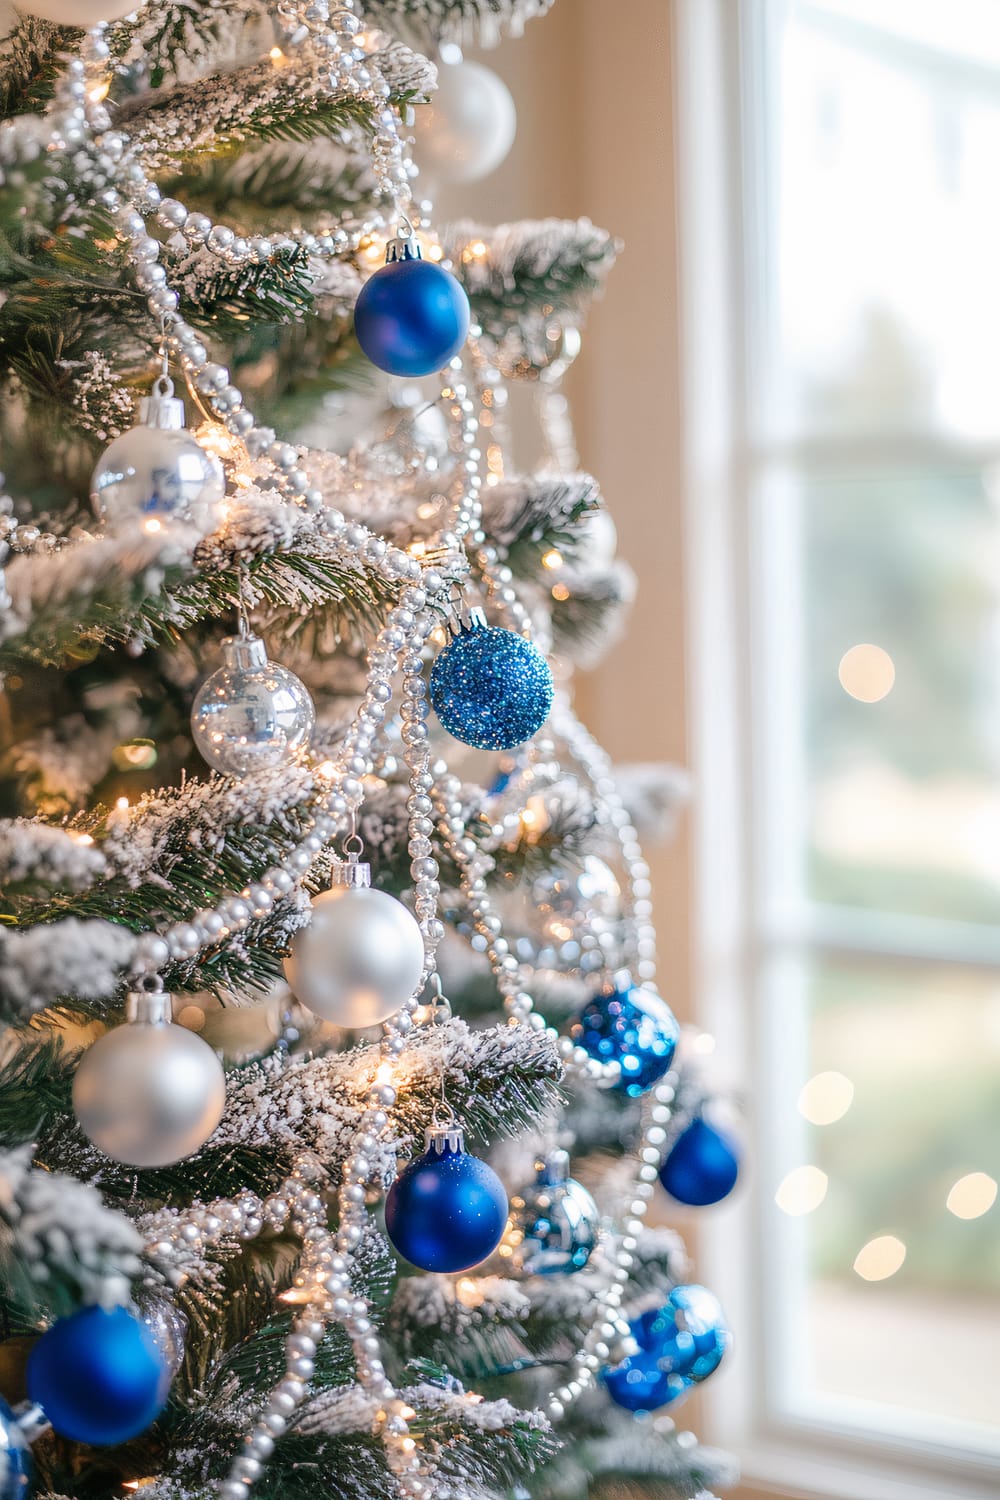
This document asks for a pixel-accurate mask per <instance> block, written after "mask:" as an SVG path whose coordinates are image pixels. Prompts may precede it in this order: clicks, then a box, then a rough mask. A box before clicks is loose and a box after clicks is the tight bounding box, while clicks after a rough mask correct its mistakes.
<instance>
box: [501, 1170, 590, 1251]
mask: <svg viewBox="0 0 1000 1500" xmlns="http://www.w3.org/2000/svg"><path fill="white" fill-rule="evenodd" d="M535 1170H536V1173H537V1177H536V1180H535V1181H534V1182H533V1183H532V1184H531V1186H530V1187H527V1188H525V1189H524V1191H523V1192H522V1193H518V1194H517V1195H516V1196H515V1197H514V1198H512V1199H511V1202H510V1223H509V1225H508V1227H507V1244H508V1245H509V1246H510V1263H511V1265H512V1266H513V1268H514V1270H515V1271H519V1272H521V1273H522V1274H523V1275H525V1276H551V1275H553V1274H555V1273H558V1272H563V1273H565V1274H569V1273H570V1272H572V1271H580V1270H582V1269H583V1267H584V1266H585V1265H586V1264H587V1262H588V1260H589V1259H590V1256H591V1252H592V1251H593V1249H594V1246H595V1245H596V1244H597V1236H598V1234H599V1232H600V1227H601V1216H600V1213H599V1212H598V1208H597V1204H596V1203H595V1202H594V1200H593V1198H592V1197H591V1196H590V1194H589V1193H588V1192H587V1189H586V1188H585V1187H584V1186H583V1185H582V1183H579V1182H577V1181H576V1179H575V1178H573V1177H571V1176H570V1175H569V1157H568V1155H567V1154H566V1152H565V1151H550V1152H549V1154H548V1155H547V1156H546V1157H545V1158H544V1160H542V1161H538V1162H536V1163H535Z"/></svg>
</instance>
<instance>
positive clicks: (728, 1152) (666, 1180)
mask: <svg viewBox="0 0 1000 1500" xmlns="http://www.w3.org/2000/svg"><path fill="white" fill-rule="evenodd" d="M739 1172H740V1150H739V1146H738V1145H737V1143H736V1141H735V1140H734V1139H733V1137H732V1136H731V1135H728V1134H727V1133H726V1131H724V1130H717V1129H716V1128H715V1126H714V1125H709V1123H708V1121H707V1120H703V1119H702V1118H701V1117H700V1116H699V1117H698V1118H697V1119H694V1120H692V1121H691V1123H690V1125H688V1127H687V1129H686V1130H683V1131H682V1132H681V1134H680V1135H679V1136H678V1137H677V1140H676V1141H675V1142H674V1144H673V1145H672V1146H671V1148H670V1150H669V1151H668V1153H667V1156H666V1158H665V1160H664V1162H663V1165H662V1167H661V1168H660V1181H661V1182H662V1184H663V1186H664V1187H665V1188H666V1190H667V1192H668V1193H669V1194H670V1196H671V1198H676V1200H677V1202H678V1203H686V1204H687V1205H688V1206H689V1207H691V1208H706V1207H707V1206H708V1205H709V1204H710V1203H721V1202H722V1199H723V1198H725V1197H728V1195H729V1194H730V1193H731V1192H732V1190H733V1188H734V1187H735V1186H736V1179H737V1177H738V1176H739Z"/></svg>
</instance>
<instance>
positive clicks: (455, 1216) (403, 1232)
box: [385, 1127, 507, 1272]
mask: <svg viewBox="0 0 1000 1500" xmlns="http://www.w3.org/2000/svg"><path fill="white" fill-rule="evenodd" d="M506 1224H507V1194H506V1193H505V1192H504V1187H503V1183H502V1182H501V1181H500V1179H499V1177H498V1176H497V1174H496V1173H495V1172H494V1170H493V1168H492V1167H489V1166H487V1164H486V1162H484V1161H480V1160H479V1159H478V1157H475V1156H470V1155H469V1153H468V1152H467V1151H466V1149H465V1144H464V1141H463V1140H462V1133H461V1131H460V1130H456V1129H453V1128H452V1129H438V1128H437V1127H434V1128H432V1129H431V1130H429V1131H428V1132H427V1147H426V1150H425V1151H424V1154H423V1156H418V1157H417V1158H416V1160H415V1161H411V1162H410V1164H409V1166H408V1167H406V1168H404V1170H403V1171H402V1172H401V1173H400V1174H399V1177H398V1178H397V1180H396V1181H395V1182H394V1183H393V1185H392V1187H391V1188H390V1189H389V1194H388V1196H387V1198H386V1200H385V1227H386V1232H387V1233H388V1235H389V1238H390V1240H391V1241H392V1243H393V1245H394V1246H395V1248H396V1249H397V1250H398V1251H399V1253H400V1255H401V1256H402V1257H403V1259H404V1260H408V1261H409V1262H410V1264H411V1265H414V1266H419V1268H420V1270H421V1271H447V1272H450V1271H467V1270H468V1269H469V1267H470V1266H477V1265H478V1264H479V1262H480V1261H482V1260H485V1259H486V1257H487V1256H488V1255H492V1253H493V1251H494V1250H495V1249H496V1247H497V1246H498V1245H499V1243H500V1240H501V1238H502V1237H503V1232H504V1229H505V1227H506Z"/></svg>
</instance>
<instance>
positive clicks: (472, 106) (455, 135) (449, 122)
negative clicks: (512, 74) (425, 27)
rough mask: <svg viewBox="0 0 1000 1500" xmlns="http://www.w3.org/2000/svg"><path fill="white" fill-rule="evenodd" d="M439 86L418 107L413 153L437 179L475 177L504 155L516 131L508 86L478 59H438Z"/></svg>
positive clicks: (485, 174) (491, 169) (488, 170)
mask: <svg viewBox="0 0 1000 1500" xmlns="http://www.w3.org/2000/svg"><path fill="white" fill-rule="evenodd" d="M437 82H438V86H437V89H436V90H435V92H434V94H433V95H432V96H431V101H430V103H429V104H427V105H424V106H423V107H422V108H421V109H419V110H418V111H417V119H416V124H415V127H414V135H415V137H416V157H417V161H418V163H419V165H420V168H421V170H422V171H423V172H424V173H425V174H426V175H427V177H428V178H429V179H431V180H432V181H437V182H449V183H450V182H455V183H463V182H478V181H479V180H480V178H482V177H488V176H489V174H490V173H491V172H494V171H495V170H496V168H497V167H498V166H499V165H500V163H501V162H502V161H504V160H505V158H506V157H507V155H508V154H509V152H510V148H511V147H512V146H513V144H514V137H515V136H516V134H517V110H516V108H515V105H514V99H513V96H512V94H511V92H510V89H509V88H508V87H507V85H506V84H505V83H504V81H503V79H502V78H499V77H498V76H497V75H496V73H494V72H493V70H492V68H484V67H483V65H482V63H477V62H466V61H464V59H462V60H460V61H457V62H451V61H445V60H444V59H442V62H441V64H440V65H439V67H438V78H437Z"/></svg>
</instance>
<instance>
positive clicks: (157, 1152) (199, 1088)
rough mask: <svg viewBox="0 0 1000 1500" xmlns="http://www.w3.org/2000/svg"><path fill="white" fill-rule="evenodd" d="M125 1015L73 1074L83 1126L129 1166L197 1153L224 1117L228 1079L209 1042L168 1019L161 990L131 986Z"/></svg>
mask: <svg viewBox="0 0 1000 1500" xmlns="http://www.w3.org/2000/svg"><path fill="white" fill-rule="evenodd" d="M126 1015H127V1020H126V1024H125V1025H124V1026H116V1027H115V1028H114V1030H113V1031H107V1032H105V1034H104V1036H102V1037H99V1038H98V1040H97V1041H96V1042H95V1043H94V1044H93V1046H92V1047H89V1048H88V1049H87V1051H86V1052H85V1053H84V1055H83V1059H82V1061H81V1063H80V1066H79V1067H78V1068H77V1070H76V1077H75V1078H74V1079H73V1108H74V1110H75V1112H76V1118H77V1120H78V1121H79V1124H80V1128H81V1129H82V1130H83V1132H84V1134H85V1135H86V1136H87V1137H88V1138H89V1139H90V1140H91V1141H93V1143H94V1145H95V1146H96V1147H97V1148H98V1150H100V1151H103V1152H104V1154H105V1156H110V1157H111V1158H112V1160H114V1161H120V1162H124V1163H125V1164H126V1165H127V1166H130V1167H168V1166H172V1165H173V1163H174V1162H178V1161H182V1160H183V1159H184V1157H186V1156H193V1155H194V1153H195V1152H196V1151H197V1150H199V1149H200V1147H202V1146H203V1145H204V1144H205V1142H206V1141H207V1140H208V1138H209V1136H210V1135H211V1134H212V1131H213V1130H214V1129H215V1127H216V1126H217V1125H218V1123H219V1121H220V1120H221V1119H222V1111H223V1109H224V1108H225V1104H226V1081H225V1076H224V1074H223V1071H222V1064H221V1063H220V1062H219V1059H218V1058H217V1057H216V1055H215V1053H214V1052H213V1051H212V1049H211V1047H209V1046H208V1045H207V1043H205V1042H203V1041H202V1040H201V1038H200V1037H197V1036H195V1034H194V1032H192V1031H187V1030H186V1029H185V1028H184V1027H183V1026H175V1025H174V1024H173V1021H172V1019H171V1016H172V1009H171V1000H170V996H169V995H168V994H167V993H166V991H164V990H157V991H153V992H151V993H150V992H146V991H143V990H137V991H133V992H132V994H130V995H129V997H128V1009H127V1012H126Z"/></svg>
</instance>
